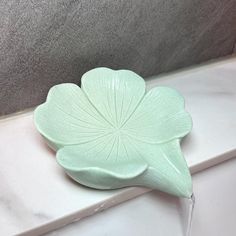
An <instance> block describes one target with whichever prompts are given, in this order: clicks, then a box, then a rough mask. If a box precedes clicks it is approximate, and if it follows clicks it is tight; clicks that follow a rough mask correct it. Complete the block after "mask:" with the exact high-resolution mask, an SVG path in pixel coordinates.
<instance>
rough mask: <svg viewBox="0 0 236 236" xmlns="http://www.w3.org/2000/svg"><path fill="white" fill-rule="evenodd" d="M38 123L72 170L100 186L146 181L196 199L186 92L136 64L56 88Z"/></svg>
mask: <svg viewBox="0 0 236 236" xmlns="http://www.w3.org/2000/svg"><path fill="white" fill-rule="evenodd" d="M34 120H35V125H36V127H37V129H38V131H39V132H40V133H41V134H42V136H43V137H44V138H45V140H46V142H47V143H48V145H49V146H50V147H51V148H53V149H54V150H55V151H57V154H56V159H57V162H58V163H59V165H60V166H61V167H62V168H63V169H64V170H65V171H66V173H67V174H68V175H69V176H70V177H71V178H73V179H74V180H75V181H77V182H79V183H80V184H83V185H86V186H89V187H92V188H96V189H116V188H121V187H126V186H145V187H149V188H153V189H159V190H161V191H164V192H167V193H170V194H173V195H175V196H180V197H190V196H191V194H192V181H191V176H190V173H189V169H188V166H187V164H186V161H185V159H184V157H183V154H182V152H181V148H180V140H181V138H183V137H184V136H185V135H186V134H188V133H189V132H190V130H191V127H192V121H191V117H190V115H189V114H188V113H187V112H186V111H185V109H184V99H183V97H182V96H181V95H180V94H179V93H178V92H177V91H176V90H174V89H172V88H168V87H155V88H153V89H151V90H150V91H148V92H146V89H145V81H144V80H143V78H141V77H140V76H139V75H137V74H136V73H134V72H132V71H129V70H117V71H115V70H111V69H108V68H96V69H93V70H90V71H88V72H87V73H85V74H84V75H83V76H82V79H81V88H80V87H79V86H77V85H76V84H72V83H65V84H60V85H56V86H53V87H52V88H51V89H50V91H49V93H48V96H47V100H46V102H45V103H43V104H42V105H40V106H38V107H37V109H36V110H35V113H34Z"/></svg>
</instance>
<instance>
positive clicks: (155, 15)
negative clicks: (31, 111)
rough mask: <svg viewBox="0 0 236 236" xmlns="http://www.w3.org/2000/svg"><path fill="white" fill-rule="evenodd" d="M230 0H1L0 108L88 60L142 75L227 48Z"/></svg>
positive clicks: (234, 17)
mask: <svg viewBox="0 0 236 236" xmlns="http://www.w3.org/2000/svg"><path fill="white" fill-rule="evenodd" d="M235 12H236V1H235V0H194V1H193V0H192V1H190V0H145V1H144V0H119V1H118V0H93V1H92V0H90V1H89V0H77V1H76V0H50V1H48V0H41V1H38V0H0V114H1V115H3V114H7V113H11V112H15V111H19V110H21V109H25V108H28V107H32V106H35V105H37V104H39V103H41V102H42V101H44V99H45V97H46V94H47V92H48V89H49V88H50V87H51V86H52V85H54V84H58V83H62V82H75V83H79V79H80V77H81V75H82V74H83V73H84V72H85V71H87V70H89V69H91V68H94V67H98V66H107V67H111V68H115V69H118V68H128V69H131V70H134V71H136V72H137V73H139V74H141V75H142V76H145V77H146V76H150V75H154V74H158V73H160V72H165V71H170V70H174V69H177V68H180V67H185V66H189V65H192V64H195V63H199V62H203V61H206V60H208V59H211V58H217V57H220V56H224V55H227V54H230V53H232V52H233V48H234V42H235V39H236V14H235Z"/></svg>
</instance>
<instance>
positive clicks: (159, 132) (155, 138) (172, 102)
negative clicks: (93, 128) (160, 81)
mask: <svg viewBox="0 0 236 236" xmlns="http://www.w3.org/2000/svg"><path fill="white" fill-rule="evenodd" d="M191 128H192V119H191V117H190V115H189V114H188V113H187V112H186V111H185V110H184V99H183V97H182V96H181V95H180V94H179V93H178V92H177V91H176V90H174V89H171V88H167V87H156V88H154V89H152V90H150V91H149V92H148V93H147V94H146V95H145V97H144V99H143V100H142V101H141V103H140V104H139V106H138V107H137V109H136V110H135V112H134V113H133V115H132V116H131V117H130V119H129V120H128V121H127V122H126V123H125V124H124V126H123V129H124V130H125V131H126V132H127V134H129V135H130V136H131V137H132V138H134V139H138V140H140V141H144V142H148V143H163V142H167V141H170V140H173V139H178V138H182V137H184V136H185V135H186V134H187V133H189V132H190V130H191Z"/></svg>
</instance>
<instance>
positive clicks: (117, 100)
mask: <svg viewBox="0 0 236 236" xmlns="http://www.w3.org/2000/svg"><path fill="white" fill-rule="evenodd" d="M81 86H82V90H83V91H84V92H85V93H86V94H87V96H88V99H89V100H90V101H91V102H92V104H93V105H94V106H95V107H96V108H97V110H98V111H99V112H100V113H101V114H102V115H103V116H104V117H105V119H106V120H107V121H108V122H109V123H111V124H112V125H113V126H114V127H121V126H122V124H123V123H124V122H125V121H126V120H127V119H128V118H129V117H130V115H131V114H132V113H133V111H134V110H135V109H136V107H137V105H138V104H139V102H140V101H141V99H142V98H143V96H144V93H145V82H144V80H143V78H142V77H140V76H139V75H137V74H136V73H134V72H132V71H129V70H117V71H115V70H111V69H108V68H96V69H93V70H90V71H88V72H87V73H85V74H84V75H83V76H82V82H81Z"/></svg>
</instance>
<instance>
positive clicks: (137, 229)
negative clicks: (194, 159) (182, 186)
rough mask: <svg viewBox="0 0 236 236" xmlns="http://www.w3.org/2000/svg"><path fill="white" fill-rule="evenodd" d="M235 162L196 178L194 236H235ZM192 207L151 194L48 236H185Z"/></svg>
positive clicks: (221, 165) (166, 196)
mask: <svg viewBox="0 0 236 236" xmlns="http://www.w3.org/2000/svg"><path fill="white" fill-rule="evenodd" d="M235 169H236V158H233V159H232V160H229V161H226V162H224V163H221V164H220V165H216V166H214V167H211V168H208V169H207V170H205V171H201V172H199V173H196V174H194V175H193V184H194V194H195V198H196V205H195V208H194V212H193V222H192V231H191V236H224V235H225V236H235V235H236V225H235V219H236V204H235V199H236V188H235V186H236V171H235ZM188 206H189V203H188V202H187V200H183V199H182V200H180V199H178V198H175V197H171V196H169V195H166V194H163V193H160V192H157V191H152V192H150V193H146V194H144V195H142V196H140V197H138V198H135V199H132V200H130V201H127V202H125V203H123V204H121V205H119V206H116V207H113V208H110V209H108V210H106V211H103V212H101V213H98V214H96V215H94V216H91V217H89V218H85V219H83V220H81V221H80V222H76V223H73V224H70V225H68V226H65V227H63V228H61V229H58V230H56V231H54V232H51V233H48V234H46V235H45V236H78V235H83V236H120V235H122V236H130V235H131V236H132V235H135V236H144V235H145V236H184V235H185V234H184V233H185V231H186V223H187V220H186V218H187V215H188V211H187V210H188Z"/></svg>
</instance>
